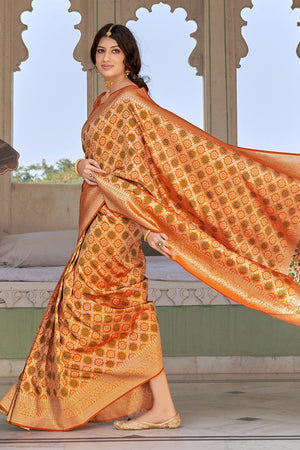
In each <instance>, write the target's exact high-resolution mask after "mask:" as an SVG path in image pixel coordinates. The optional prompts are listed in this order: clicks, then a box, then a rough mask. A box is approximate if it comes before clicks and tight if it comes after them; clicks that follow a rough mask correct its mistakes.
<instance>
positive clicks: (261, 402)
mask: <svg viewBox="0 0 300 450" xmlns="http://www.w3.org/2000/svg"><path fill="white" fill-rule="evenodd" d="M168 378H169V382H170V388H171V391H172V395H173V398H174V401H175V404H176V408H177V410H178V411H179V412H180V414H181V416H182V420H183V425H182V427H181V428H179V429H177V430H147V431H140V432H139V431H118V430H115V429H114V428H113V426H112V424H111V423H108V424H102V425H100V424H87V425H85V426H83V427H81V428H78V429H76V430H73V431H67V432H63V433H62V432H46V431H34V430H32V431H25V430H22V429H20V428H18V427H15V426H13V425H10V424H7V423H6V422H5V416H4V415H2V414H0V448H1V449H23V448H24V449H25V448H27V449H34V448H39V449H49V450H50V449H58V450H59V449H68V450H71V449H72V450H77V449H78V450H81V449H83V450H90V449H100V448H105V450H111V449H118V450H138V449H142V450H150V449H155V450H164V449H172V450H173V449H174V450H177V449H185V450H190V449H191V450H194V449H199V450H202V449H203V450H210V449H213V450H223V449H226V450H227V449H232V450H236V449H241V450H254V449H255V450H257V449H272V450H273V449H274V450H277V449H280V450H288V449H300V402H299V398H300V374H290V375H289V374H278V375H276V374H243V375H241V374H235V375H230V374H229V375H224V374H223V375H194V376H193V375H185V376H182V375H180V376H176V375H172V376H169V377H168ZM13 381H14V379H8V378H0V395H2V394H3V393H4V392H5V391H6V390H7V389H8V387H9V386H10V385H11V384H12V382H13Z"/></svg>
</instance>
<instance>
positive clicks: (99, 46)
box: [97, 45, 119, 48]
mask: <svg viewBox="0 0 300 450" xmlns="http://www.w3.org/2000/svg"><path fill="white" fill-rule="evenodd" d="M116 47H119V46H118V45H112V46H111V47H110V48H116ZM97 48H105V47H103V45H98V46H97Z"/></svg>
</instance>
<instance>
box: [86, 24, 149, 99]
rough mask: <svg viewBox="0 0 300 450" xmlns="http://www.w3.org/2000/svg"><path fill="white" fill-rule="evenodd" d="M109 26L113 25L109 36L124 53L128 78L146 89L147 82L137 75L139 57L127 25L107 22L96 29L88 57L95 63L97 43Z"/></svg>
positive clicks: (139, 62)
mask: <svg viewBox="0 0 300 450" xmlns="http://www.w3.org/2000/svg"><path fill="white" fill-rule="evenodd" d="M111 26H113V27H112V29H111V30H110V31H111V35H110V37H111V38H112V39H114V40H115V41H116V42H117V44H118V46H119V47H120V49H121V50H122V52H123V53H124V55H125V60H124V66H125V70H128V71H129V75H128V78H129V80H131V81H132V82H133V83H135V84H136V85H137V86H138V87H144V88H145V89H146V90H147V91H148V86H147V84H146V83H145V81H144V80H143V78H142V77H140V76H139V72H140V70H141V57H140V52H139V49H138V46H137V43H136V40H135V38H134V36H133V34H132V33H131V31H130V30H129V29H128V28H127V27H124V25H119V24H116V25H114V24H113V23H108V24H107V25H104V27H102V28H101V29H100V30H99V31H98V33H97V34H96V36H95V37H94V41H93V44H92V47H91V50H90V57H91V60H92V62H93V64H94V65H95V64H96V51H97V47H98V45H99V41H100V40H101V39H102V38H103V37H106V33H107V32H108V30H109V29H110V27H111Z"/></svg>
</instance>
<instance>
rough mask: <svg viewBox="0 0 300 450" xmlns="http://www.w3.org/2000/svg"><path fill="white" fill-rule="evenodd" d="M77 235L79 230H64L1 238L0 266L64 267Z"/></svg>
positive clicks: (9, 235) (10, 235) (8, 235)
mask: <svg viewBox="0 0 300 450" xmlns="http://www.w3.org/2000/svg"><path fill="white" fill-rule="evenodd" d="M77 235H78V232H77V230H62V231H40V232H35V233H25V234H7V235H4V236H0V265H2V266H10V267H33V266H64V265H65V264H66V263H67V262H68V260H69V258H70V256H71V254H72V252H73V251H74V249H75V246H76V242H77Z"/></svg>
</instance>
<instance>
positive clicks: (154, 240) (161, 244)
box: [147, 231, 172, 258]
mask: <svg viewBox="0 0 300 450" xmlns="http://www.w3.org/2000/svg"><path fill="white" fill-rule="evenodd" d="M147 242H148V244H149V245H150V247H152V248H154V249H155V250H157V251H158V252H159V253H161V254H162V255H164V256H167V257H168V258H170V257H171V256H172V253H171V249H170V247H169V245H168V237H167V236H166V235H165V234H163V233H156V232H155V231H150V233H149V234H148V236H147Z"/></svg>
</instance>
